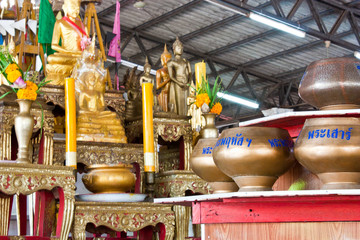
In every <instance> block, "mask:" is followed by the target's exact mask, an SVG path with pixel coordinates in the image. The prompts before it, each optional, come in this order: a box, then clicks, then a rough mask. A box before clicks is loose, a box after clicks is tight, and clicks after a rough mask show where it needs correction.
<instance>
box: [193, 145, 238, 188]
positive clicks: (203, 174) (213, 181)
mask: <svg viewBox="0 0 360 240" xmlns="http://www.w3.org/2000/svg"><path fill="white" fill-rule="evenodd" d="M216 142H217V138H201V139H199V141H198V143H197V144H196V146H195V147H194V150H193V152H192V154H191V157H190V165H191V168H192V170H193V171H194V172H195V173H196V174H197V175H198V176H199V177H200V178H202V179H203V180H205V181H207V182H208V183H209V185H210V186H211V188H212V189H213V190H214V193H224V192H237V191H238V190H239V187H238V186H237V185H236V183H235V182H234V180H232V178H231V177H229V176H227V175H226V174H224V173H223V172H221V171H220V169H219V168H218V167H217V166H216V165H215V163H214V160H213V157H212V151H213V148H214V146H215V144H216Z"/></svg>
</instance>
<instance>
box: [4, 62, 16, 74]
mask: <svg viewBox="0 0 360 240" xmlns="http://www.w3.org/2000/svg"><path fill="white" fill-rule="evenodd" d="M18 69H19V68H18V66H17V65H16V64H15V63H12V64H9V66H7V68H6V69H5V73H6V74H9V73H10V72H12V71H15V70H18Z"/></svg>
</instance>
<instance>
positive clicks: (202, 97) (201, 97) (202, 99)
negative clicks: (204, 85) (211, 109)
mask: <svg viewBox="0 0 360 240" xmlns="http://www.w3.org/2000/svg"><path fill="white" fill-rule="evenodd" d="M204 103H206V104H207V105H209V103H210V98H209V95H208V94H207V93H201V94H198V95H197V96H196V101H195V104H196V106H197V107H198V108H201V106H202V105H203V104H204Z"/></svg>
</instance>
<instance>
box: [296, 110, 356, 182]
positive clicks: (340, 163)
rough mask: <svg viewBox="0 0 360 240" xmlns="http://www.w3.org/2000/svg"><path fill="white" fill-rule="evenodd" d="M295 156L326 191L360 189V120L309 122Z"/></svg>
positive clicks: (313, 119) (306, 123) (335, 119)
mask: <svg viewBox="0 0 360 240" xmlns="http://www.w3.org/2000/svg"><path fill="white" fill-rule="evenodd" d="M294 153H295V157H296V159H297V160H298V161H299V162H300V164H301V165H303V166H304V167H306V168H307V169H309V170H310V171H311V172H312V173H314V174H316V175H317V176H318V177H319V178H320V180H321V181H322V182H323V183H324V185H323V187H322V189H352V188H360V118H339V117H337V118H336V117H334V118H312V119H307V120H306V121H305V123H304V126H303V129H302V131H301V133H300V135H299V137H298V139H297V141H296V143H295V148H294Z"/></svg>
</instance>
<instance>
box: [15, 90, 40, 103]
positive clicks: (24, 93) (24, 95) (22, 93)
mask: <svg viewBox="0 0 360 240" xmlns="http://www.w3.org/2000/svg"><path fill="white" fill-rule="evenodd" d="M17 97H18V99H29V100H33V101H35V100H36V97H37V93H36V90H35V91H33V90H30V89H28V88H25V89H19V91H18V92H17Z"/></svg>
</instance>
